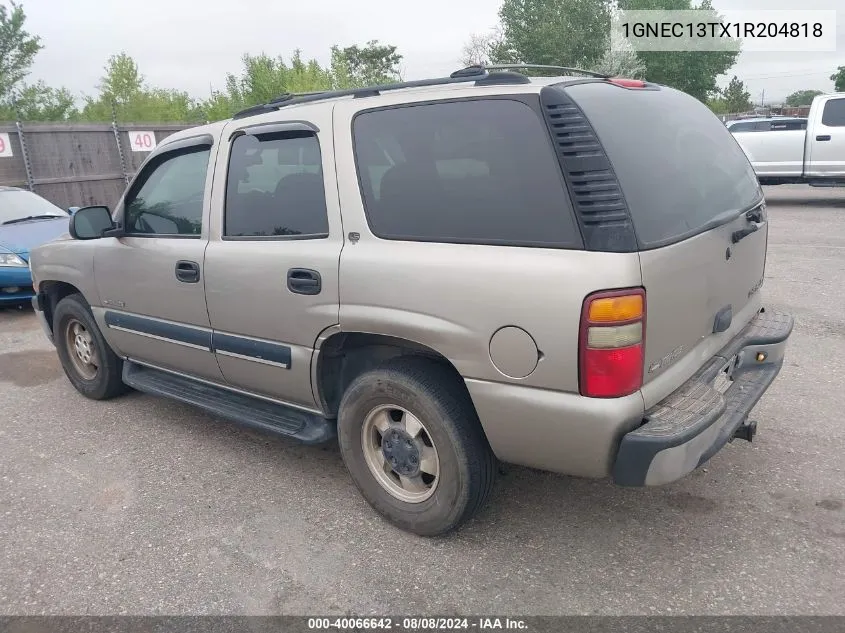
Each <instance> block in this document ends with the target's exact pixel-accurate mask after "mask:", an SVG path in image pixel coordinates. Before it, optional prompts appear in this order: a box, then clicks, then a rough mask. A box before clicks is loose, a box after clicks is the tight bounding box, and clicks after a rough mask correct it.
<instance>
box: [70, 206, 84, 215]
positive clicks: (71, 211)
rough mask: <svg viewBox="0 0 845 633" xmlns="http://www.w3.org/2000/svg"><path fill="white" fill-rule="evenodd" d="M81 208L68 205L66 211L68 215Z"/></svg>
mask: <svg viewBox="0 0 845 633" xmlns="http://www.w3.org/2000/svg"><path fill="white" fill-rule="evenodd" d="M81 208H82V207H68V208H67V213H68V215H73V214H74V213H76V212H77V211H79V210H80V209H81Z"/></svg>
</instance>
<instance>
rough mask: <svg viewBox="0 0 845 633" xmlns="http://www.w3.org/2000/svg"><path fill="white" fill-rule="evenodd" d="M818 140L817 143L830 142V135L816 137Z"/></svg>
mask: <svg viewBox="0 0 845 633" xmlns="http://www.w3.org/2000/svg"><path fill="white" fill-rule="evenodd" d="M816 140H817V141H829V140H830V134H819V135H818V136H817V137H816Z"/></svg>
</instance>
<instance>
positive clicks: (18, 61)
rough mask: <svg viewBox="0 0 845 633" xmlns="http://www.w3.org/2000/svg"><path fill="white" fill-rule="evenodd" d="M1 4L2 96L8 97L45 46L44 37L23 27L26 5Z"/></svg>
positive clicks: (0, 52)
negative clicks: (8, 5)
mask: <svg viewBox="0 0 845 633" xmlns="http://www.w3.org/2000/svg"><path fill="white" fill-rule="evenodd" d="M10 7H11V10H10V9H9V7H7V6H6V5H5V4H0V99H2V98H7V97H8V96H9V95H10V94H11V92H12V90H13V89H14V88H15V86H16V85H17V84H18V83H19V82H20V81H21V80H22V79H23V78H24V77H26V76H27V74H29V69H30V67H31V66H32V62H33V61H34V60H35V56H36V55H37V54H38V51H40V50H41V49H42V48H43V46H42V44H41V38H40V37H38V36H36V35H31V34H30V33H29V32H27V31H26V29H25V28H24V23H25V22H26V14H25V13H24V10H23V7H22V6H20V5H18V4H17V3H15V2H14V1H12V2H10Z"/></svg>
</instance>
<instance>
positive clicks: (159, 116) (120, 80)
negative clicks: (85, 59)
mask: <svg viewBox="0 0 845 633" xmlns="http://www.w3.org/2000/svg"><path fill="white" fill-rule="evenodd" d="M104 71H105V74H104V75H103V77H102V78H101V79H100V84H99V86H98V91H99V92H98V94H97V95H96V96H94V97H91V96H86V97H84V101H85V106H84V107H83V109H82V113H81V118H82V119H84V120H87V121H111V119H112V116H116V117H117V119H118V120H119V121H123V122H137V123H166V122H170V121H189V122H190V121H200V120H202V119H201V118H199V113H198V111H197V106H196V103H195V102H194V100H193V99H191V98H190V96H189V95H188V93H187V92H183V91H179V90H167V89H163V88H154V87H150V86H148V85H147V84H146V83H145V81H144V76H143V75H142V74H141V73H140V71H139V69H138V64H137V63H136V62H135V60H134V59H132V57H130V56H129V55H127V54H126V53H119V54H117V55H112V56H111V57H109V59H108V61H106V65H105V68H104Z"/></svg>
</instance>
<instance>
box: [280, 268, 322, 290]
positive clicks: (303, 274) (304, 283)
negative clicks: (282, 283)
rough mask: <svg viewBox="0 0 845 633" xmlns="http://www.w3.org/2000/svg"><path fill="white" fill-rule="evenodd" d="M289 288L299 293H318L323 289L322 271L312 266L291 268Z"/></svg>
mask: <svg viewBox="0 0 845 633" xmlns="http://www.w3.org/2000/svg"><path fill="white" fill-rule="evenodd" d="M288 290H290V291H291V292H294V293H296V294H298V295H318V294H320V290H322V280H321V279H320V273H318V272H317V271H316V270H311V269H310V268H291V269H290V270H289V271H288Z"/></svg>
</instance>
